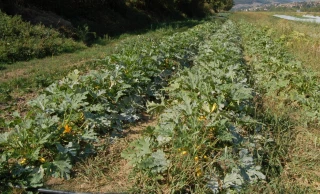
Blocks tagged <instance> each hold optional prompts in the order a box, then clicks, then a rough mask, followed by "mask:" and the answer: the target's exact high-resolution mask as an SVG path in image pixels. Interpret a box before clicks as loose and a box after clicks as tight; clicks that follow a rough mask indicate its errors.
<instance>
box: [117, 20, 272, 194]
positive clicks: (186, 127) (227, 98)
mask: <svg viewBox="0 0 320 194" xmlns="http://www.w3.org/2000/svg"><path fill="white" fill-rule="evenodd" d="M207 33H208V35H206V36H205V37H206V39H205V41H203V42H202V43H201V45H200V47H199V52H198V54H197V56H195V57H194V60H193V64H194V66H193V67H191V68H188V69H183V70H181V71H178V72H177V73H176V74H175V75H174V78H173V79H172V80H171V82H170V84H169V86H168V87H166V88H165V91H166V94H165V95H166V99H165V98H164V97H163V100H162V102H161V103H154V102H149V103H148V111H149V112H152V113H161V114H160V116H159V122H158V125H157V126H155V127H149V128H147V129H146V135H145V136H143V137H141V138H140V139H138V140H136V141H134V142H132V143H131V145H130V147H129V148H128V149H127V150H125V151H124V152H123V153H122V156H123V157H124V158H126V159H127V160H129V161H130V163H131V164H132V165H133V166H134V176H135V180H136V184H135V187H134V190H133V192H135V193H157V192H159V193H161V192H163V191H168V193H174V192H179V193H180V192H181V193H185V192H187V193H188V192H194V193H208V192H209V193H210V192H213V193H218V192H219V191H221V190H228V191H231V190H235V191H239V189H241V188H243V187H244V186H245V185H246V184H247V183H253V182H256V181H258V180H263V179H265V178H266V177H265V175H264V174H263V173H262V172H261V171H260V169H261V166H259V165H257V158H258V157H262V156H263V155H264V150H263V148H261V147H263V146H262V145H261V144H262V142H260V141H259V139H261V138H259V137H260V136H261V135H259V133H258V131H259V130H260V129H262V128H263V124H262V123H259V121H257V120H256V119H255V118H254V115H255V114H254V110H255V108H254V104H253V98H254V96H255V92H254V91H253V89H252V88H251V87H250V84H249V82H248V78H249V76H250V74H249V73H248V67H247V65H246V64H245V63H244V62H243V59H242V57H243V56H242V48H241V37H240V34H239V31H238V29H237V27H236V25H235V24H234V23H232V22H231V21H227V22H226V23H225V24H224V25H223V26H222V27H221V28H220V29H219V30H218V31H217V32H214V31H213V30H212V31H209V32H207ZM252 131H253V132H254V133H253V134H251V132H252ZM269 142H272V139H270V140H269ZM263 143H265V142H263Z"/></svg>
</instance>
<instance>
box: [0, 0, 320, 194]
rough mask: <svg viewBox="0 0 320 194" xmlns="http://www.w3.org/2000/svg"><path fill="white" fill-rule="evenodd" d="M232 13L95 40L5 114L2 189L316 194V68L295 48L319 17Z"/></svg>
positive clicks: (0, 161) (0, 146)
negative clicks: (309, 20)
mask: <svg viewBox="0 0 320 194" xmlns="http://www.w3.org/2000/svg"><path fill="white" fill-rule="evenodd" d="M132 3H137V1H135V2H132ZM136 5H138V4H136ZM225 15H226V14H220V15H218V16H219V17H212V18H210V19H207V20H203V21H198V22H194V23H193V24H197V25H194V26H193V25H191V26H190V25H188V28H172V27H170V26H169V28H161V29H159V30H155V31H153V32H148V33H146V34H141V35H134V36H133V35H127V37H121V38H120V39H119V40H115V42H112V41H111V43H113V44H111V45H116V46H115V49H112V48H110V47H108V46H107V45H106V46H103V45H100V46H99V45H94V46H93V47H92V48H90V49H88V51H91V52H92V53H93V54H94V56H95V58H98V59H96V60H94V62H93V63H91V64H90V65H89V64H87V66H82V67H81V66H80V67H81V68H79V69H73V70H72V71H70V72H69V74H68V75H67V76H65V77H63V78H62V79H59V80H57V81H53V83H52V81H49V82H48V85H49V86H48V87H46V88H45V89H44V90H43V92H41V94H40V95H38V96H37V97H35V98H33V99H32V100H30V101H29V102H28V107H27V108H26V109H25V110H24V111H23V114H20V113H19V111H16V112H14V113H13V114H11V115H10V117H6V118H5V119H2V120H1V121H0V123H1V125H0V127H1V128H2V129H3V130H4V131H3V133H2V134H0V153H1V157H0V185H1V186H0V188H1V190H4V191H8V192H9V191H13V192H14V189H13V187H15V186H16V185H19V186H21V187H22V188H23V187H28V188H38V187H42V186H47V185H48V186H49V185H50V184H49V183H48V182H50V181H52V180H58V179H57V178H63V179H65V180H70V179H71V181H63V183H62V185H63V184H64V185H68V184H70V185H71V184H74V183H75V182H77V184H81V187H77V188H75V187H74V185H72V187H70V186H69V187H68V186H65V187H64V186H61V187H60V188H68V189H69V190H74V191H76V192H79V191H80V190H81V191H84V192H106V191H115V190H116V191H120V192H132V193H218V192H221V193H227V192H228V193H261V192H263V193H316V192H317V189H318V186H319V183H320V177H319V175H318V174H319V173H318V171H319V170H318V169H319V168H320V166H319V164H320V161H319V157H317V156H318V152H319V151H320V150H319V143H320V142H319V139H320V138H319V137H320V133H319V131H318V130H317V128H318V127H319V121H320V114H319V111H318V110H319V108H320V101H319V99H320V96H319V95H320V94H319V90H320V87H319V84H318V82H319V76H318V75H319V72H318V70H317V71H315V69H316V65H315V64H313V65H310V64H309V65H308V66H304V65H303V63H302V62H303V61H306V60H307V58H306V57H305V55H303V53H299V51H295V49H294V48H305V45H309V44H312V42H311V41H314V40H317V39H316V37H314V36H311V35H309V34H308V33H311V34H312V33H314V34H313V35H315V34H316V32H317V29H316V27H315V26H314V29H312V30H309V32H308V33H307V32H302V31H301V29H304V28H305V27H304V25H302V24H300V23H299V24H297V25H295V24H294V23H290V22H287V21H285V22H283V21H282V20H280V19H277V18H272V17H270V16H269V15H268V14H264V15H263V14H262V15H259V17H256V16H257V15H254V14H252V13H235V14H233V15H231V16H230V18H231V20H226V18H225V17H221V16H225ZM259 20H260V22H259V25H255V23H256V22H257V21H259ZM268 22H270V24H273V25H269V23H268ZM278 22H279V23H278ZM179 25H180V24H179ZM306 25H309V24H306ZM180 27H181V26H180ZM275 28H276V29H275ZM292 29H295V30H296V31H295V30H292ZM309 41H310V42H309ZM313 44H315V45H316V43H314V42H313ZM293 45H294V46H293ZM102 48H103V49H108V50H107V51H106V52H105V54H103V56H102V54H101V52H99V51H98V50H99V49H102ZM82 52H83V51H78V52H76V53H75V54H73V55H72V56H74V59H72V60H78V59H79V57H80V56H83V55H84V54H83V53H82ZM300 52H301V51H300ZM293 54H294V55H293ZM308 54H310V53H308ZM66 56H68V55H66ZM314 56H315V57H316V56H318V55H317V54H316V51H315V53H314ZM58 57H61V58H62V57H64V55H61V56H58ZM299 59H300V60H301V61H302V62H300V61H299ZM87 60H90V58H86V59H85V61H87ZM309 61H312V60H309ZM70 63H72V61H70ZM71 66H72V65H71ZM75 66H76V65H75ZM71 69H72V67H70V68H69V69H68V70H71ZM31 79H32V78H31ZM32 83H34V82H33V81H32ZM49 83H50V84H49ZM51 83H52V84H51ZM45 86H47V84H46V83H44V84H43V85H42V86H41V87H40V88H42V87H45ZM8 89H9V90H12V89H11V88H10V87H8ZM3 93H5V94H7V93H10V91H7V90H6V89H5V88H4V89H3ZM5 96H6V95H4V98H3V99H2V100H3V101H4V102H6V101H9V100H10V99H7V98H5ZM7 97H8V98H10V95H7ZM17 110H18V109H17ZM148 114H150V115H153V116H154V118H155V121H153V122H152V123H147V124H146V125H147V126H148V127H145V128H144V127H140V129H133V128H134V127H132V126H133V125H135V124H137V123H138V122H140V121H141V120H143V119H145V118H146V117H148ZM128 129H129V132H128ZM130 130H131V132H134V133H133V134H131V135H132V136H130ZM139 131H140V132H139ZM302 169H303V170H302ZM124 171H129V172H130V175H129V174H128V173H129V172H126V173H123V172H124ZM117 173H119V174H125V175H128V177H126V178H124V177H123V176H117V175H114V174H117ZM51 177H54V178H56V179H52V178H51ZM119 177H121V178H124V180H119V181H123V183H122V186H121V188H115V187H114V188H111V189H110V188H103V186H106V185H107V184H108V183H109V184H112V183H114V182H111V179H114V178H119ZM129 177H130V178H129ZM81 179H84V180H81ZM72 180H73V183H72ZM108 181H110V182H108ZM117 181H118V180H117ZM93 182H96V183H94V184H95V185H96V186H94V188H93V187H91V189H92V190H90V189H89V188H85V186H84V187H83V185H85V184H91V183H93ZM292 185H294V186H292ZM53 188H55V186H53ZM78 189H79V190H78Z"/></svg>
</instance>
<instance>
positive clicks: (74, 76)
mask: <svg viewBox="0 0 320 194" xmlns="http://www.w3.org/2000/svg"><path fill="white" fill-rule="evenodd" d="M198 33H199V35H198V36H197V34H193V35H194V37H193V39H190V38H191V37H190V38H186V39H185V42H180V41H178V40H179V38H180V36H179V34H175V35H173V36H169V37H168V38H160V39H157V38H156V37H153V38H145V37H140V36H137V37H136V38H135V39H130V40H127V41H126V42H125V43H123V44H122V46H120V47H119V48H118V52H117V53H116V54H113V55H111V56H108V57H106V58H105V59H104V60H103V61H102V62H101V63H102V64H103V67H101V68H102V69H100V70H99V71H91V72H89V73H88V74H85V75H81V74H80V72H79V71H78V70H75V71H74V72H73V73H70V74H69V75H68V76H67V77H66V78H64V79H62V80H61V81H59V82H56V83H54V84H52V85H51V86H49V87H48V88H47V89H46V90H45V93H44V94H42V95H40V96H39V97H37V98H36V99H34V100H32V101H30V102H29V104H30V106H31V107H32V108H31V109H30V111H29V112H28V113H27V116H26V117H21V116H19V115H18V114H17V113H16V114H15V115H14V116H15V119H14V120H12V121H11V122H8V123H7V126H6V128H7V129H11V130H10V131H9V132H6V133H4V134H3V135H2V136H1V137H2V138H1V145H2V146H3V147H2V151H3V153H2V154H3V155H2V156H3V160H2V163H1V165H2V169H3V170H4V171H3V172H2V174H7V175H6V176H7V179H5V180H3V181H4V183H10V182H11V184H12V185H16V184H19V185H25V186H31V187H37V186H39V185H42V181H43V177H44V175H45V174H46V175H53V176H55V177H65V178H69V177H70V170H71V168H72V164H73V163H75V162H76V161H79V160H81V159H83V158H84V157H86V156H88V155H91V154H93V153H94V152H95V151H94V150H95V149H94V144H93V143H94V142H96V141H97V140H98V139H97V135H98V134H105V133H107V132H110V131H111V130H122V129H123V127H124V126H125V125H126V124H128V123H130V122H134V121H136V120H137V119H139V117H140V116H139V112H141V111H142V110H144V108H143V105H144V103H145V101H146V100H147V99H150V98H157V97H159V92H160V91H159V89H160V88H162V87H163V85H165V83H166V79H168V76H169V77H170V74H171V73H173V72H174V71H176V70H175V69H177V68H179V66H188V61H186V59H187V58H186V59H185V55H189V54H192V52H189V51H188V50H184V49H183V48H189V49H193V47H194V46H189V45H190V43H196V40H198V39H200V38H201V33H200V31H198ZM172 39H176V41H172ZM170 45H172V46H170ZM190 51H191V50H190ZM172 59H176V60H179V62H175V61H173V60H172ZM164 61H165V62H166V63H164ZM169 67H170V68H169ZM166 68H169V69H168V70H165V69H166ZM70 100H71V101H70ZM22 144H23V145H24V146H23V147H21V146H20V145H22ZM8 161H10V162H8ZM11 162H12V163H11ZM10 171H11V172H14V173H13V174H11V173H9V172H10ZM15 172H16V173H15ZM9 174H11V175H10V176H8V175H9Z"/></svg>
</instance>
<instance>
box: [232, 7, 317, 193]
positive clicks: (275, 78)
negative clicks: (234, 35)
mask: <svg viewBox="0 0 320 194" xmlns="http://www.w3.org/2000/svg"><path fill="white" fill-rule="evenodd" d="M271 15H272V14H270V13H263V14H261V15H259V14H257V13H243V14H242V13H237V14H235V15H234V16H235V17H234V18H233V19H234V20H236V21H238V22H239V21H240V20H242V22H240V24H241V25H240V26H242V33H243V36H244V41H243V44H244V47H245V52H246V59H247V61H248V63H249V64H250V66H251V72H253V78H254V79H253V80H254V82H253V83H254V85H255V87H256V88H257V90H258V91H260V92H261V94H263V98H262V102H263V107H264V110H265V112H266V113H267V112H270V113H271V114H273V115H276V117H278V118H284V120H282V121H281V122H289V123H291V125H292V127H290V128H289V130H284V129H285V128H280V131H278V132H276V131H275V132H276V133H278V134H279V135H278V141H277V145H278V146H276V147H274V148H273V151H272V152H270V156H271V157H273V158H274V159H275V161H277V160H278V161H280V162H281V165H280V167H281V168H280V169H278V172H277V171H274V172H271V174H270V180H269V183H268V184H265V185H264V184H261V183H260V184H258V185H254V186H252V187H249V188H248V190H246V192H250V193H256V192H261V191H262V190H263V191H266V192H267V193H317V192H318V191H319V189H320V188H319V183H320V176H319V169H320V166H319V164H320V163H319V155H318V153H319V150H320V147H319V146H318V143H319V140H318V139H319V130H318V129H319V117H318V109H319V101H318V99H319V97H318V95H319V94H318V92H317V91H319V88H318V82H319V77H318V75H319V67H318V66H317V64H316V63H315V62H314V61H313V59H312V58H309V55H310V53H309V52H305V50H304V52H305V53H303V49H307V47H308V46H310V44H311V40H313V41H319V39H317V38H316V37H312V36H311V35H309V36H307V35H306V34H307V33H311V32H312V31H313V30H312V29H310V31H308V26H311V27H314V28H317V26H315V25H311V24H305V23H295V22H289V21H284V20H280V19H276V18H273V17H272V16H271ZM253 18H255V19H253ZM244 21H246V22H247V21H248V22H249V23H251V24H253V25H249V24H246V25H247V27H243V26H246V25H244V24H243V23H244ZM271 24H272V25H271ZM248 25H249V26H248ZM285 29H291V30H285ZM295 30H297V31H296V32H295ZM298 31H299V32H298ZM286 32H287V34H284V33H286ZM288 33H289V34H288ZM293 33H295V34H297V33H301V36H302V33H303V34H304V38H305V40H308V41H305V42H303V41H301V40H300V39H299V38H297V37H293V36H292V34H293ZM314 33H316V32H314ZM284 36H287V37H288V38H286V37H284ZM288 41H291V43H292V45H295V46H294V47H292V45H291V44H288ZM294 48H296V49H294ZM298 48H301V50H298ZM309 49H310V48H309ZM312 56H313V57H317V55H315V53H314V55H312ZM297 59H298V60H297ZM299 60H302V61H303V63H302V64H301V62H299ZM263 114H265V113H263ZM287 129H288V128H287ZM281 155H282V156H281ZM270 169H271V170H272V169H274V168H272V166H270Z"/></svg>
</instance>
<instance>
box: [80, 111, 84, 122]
mask: <svg viewBox="0 0 320 194" xmlns="http://www.w3.org/2000/svg"><path fill="white" fill-rule="evenodd" d="M80 119H81V120H83V119H84V114H83V112H82V113H81V115H80Z"/></svg>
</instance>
